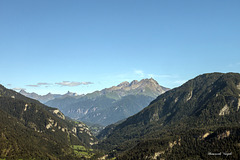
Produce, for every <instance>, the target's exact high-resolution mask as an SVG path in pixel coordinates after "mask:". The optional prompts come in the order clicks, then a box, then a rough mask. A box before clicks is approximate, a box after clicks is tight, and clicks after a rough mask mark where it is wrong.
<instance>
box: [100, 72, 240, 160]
mask: <svg viewBox="0 0 240 160" xmlns="http://www.w3.org/2000/svg"><path fill="white" fill-rule="evenodd" d="M239 83H240V74H238V73H227V74H224V73H211V74H203V75H200V76H197V77H196V78H194V79H192V80H189V81H188V82H186V83H185V84H183V85H182V86H180V87H178V88H175V89H172V90H170V91H168V92H166V93H164V94H162V95H160V96H158V97H157V98H156V99H155V100H154V101H152V102H151V103H150V105H149V106H148V107H146V108H144V109H143V110H142V111H140V112H139V113H137V114H135V115H134V116H131V117H129V118H128V119H126V120H125V121H123V122H122V123H120V124H117V125H112V126H108V127H106V128H105V129H104V130H103V131H102V132H101V133H100V134H99V136H98V138H100V139H104V138H105V140H103V141H102V142H101V143H100V144H99V147H103V148H104V147H105V144H111V145H109V146H108V149H109V150H121V151H124V150H125V149H126V150H127V149H129V148H132V151H129V154H128V156H130V155H133V154H136V153H138V150H139V151H141V153H139V154H141V156H142V157H145V156H146V155H142V154H143V152H145V151H146V153H144V154H147V152H148V151H149V150H154V149H156V148H157V149H158V151H161V150H163V149H162V148H161V147H157V146H158V145H160V144H161V145H163V146H164V145H165V147H164V148H165V150H167V149H166V147H167V139H170V140H171V145H170V146H172V148H171V147H170V148H171V150H169V149H168V153H169V155H168V153H166V154H167V155H166V156H165V157H167V158H166V159H185V158H184V157H178V158H176V157H177V153H181V151H183V152H185V150H181V149H180V147H177V146H178V145H175V144H178V143H175V141H176V139H178V138H179V137H181V138H182V140H183V141H184V143H182V140H181V145H185V144H189V145H190V144H191V145H192V146H194V147H196V144H199V146H197V147H199V148H197V149H196V150H194V154H196V155H200V154H201V155H203V154H204V152H206V153H207V151H203V150H202V151H201V153H200V151H199V152H198V153H197V150H199V149H200V150H201V148H204V147H203V146H206V145H208V146H211V148H212V149H213V150H214V148H216V149H215V150H217V149H219V150H221V148H217V147H219V146H221V147H222V148H224V147H225V146H231V148H232V150H234V152H235V153H236V156H235V157H237V156H239V153H238V149H237V150H236V149H235V148H234V147H235V145H236V144H235V142H236V141H238V140H239V139H240V136H238V135H233V134H232V133H233V132H234V133H238V132H239V130H240V127H236V126H239V122H240V112H239V95H240V89H239ZM224 127H225V128H224ZM226 127H227V128H226ZM183 135H184V136H185V137H187V138H184V136H183ZM148 137H150V138H148ZM229 137H231V138H229ZM228 138H229V139H228ZM189 139H191V141H192V142H194V143H192V142H190V141H189ZM218 140H219V141H218ZM220 140H221V141H220ZM223 140H224V142H222V141H223ZM230 140H231V142H230ZM196 141H197V142H196ZM213 141H214V143H215V144H216V145H214V144H213ZM173 142H174V143H173ZM224 143H225V144H226V143H229V144H226V145H223V144H224ZM230 143H231V144H230ZM153 144H156V145H153ZM161 145H160V146H161ZM126 146H128V147H126ZM143 148H145V150H144V149H143ZM150 148H151V149H150ZM175 148H177V149H178V150H175V151H176V153H175V155H174V154H171V152H172V150H174V149H175ZM182 148H184V147H182ZM186 148H187V147H186ZM186 148H185V149H186ZM195 151H196V152H195ZM130 152H131V153H130ZM155 152H156V151H155ZM191 152H193V150H190V151H189V152H188V154H189V155H191V154H192V153H191ZM139 154H136V157H131V156H130V157H124V158H127V159H134V158H139V157H137V155H139ZM149 154H150V153H149ZM173 155H174V156H176V157H175V158H173V157H172V156H173ZM196 155H193V157H196ZM161 156H163V155H161ZM124 158H122V159H124ZM190 159H191V158H190ZM203 159H207V157H205V158H203Z"/></svg>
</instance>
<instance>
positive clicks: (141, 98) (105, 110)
mask: <svg viewBox="0 0 240 160" xmlns="http://www.w3.org/2000/svg"><path fill="white" fill-rule="evenodd" d="M167 90H169V89H168V88H165V87H162V86H160V85H159V84H158V83H157V81H155V80H154V79H152V78H151V79H143V80H141V81H137V80H134V81H132V82H131V83H129V82H126V81H125V82H122V83H120V84H119V85H117V86H113V87H110V88H106V89H103V90H101V91H96V92H93V93H90V94H87V95H85V96H82V97H80V98H73V97H66V98H57V99H54V100H51V101H49V102H47V103H46V104H47V105H49V106H51V107H56V108H59V109H60V110H61V111H62V112H63V113H64V114H65V115H67V116H69V117H71V118H74V119H79V120H81V121H85V122H90V123H95V124H101V125H104V126H106V125H109V124H112V123H115V122H117V121H119V120H122V119H125V118H127V117H129V116H132V115H133V114H135V113H137V112H139V111H140V110H142V109H143V108H144V107H146V106H147V105H148V104H149V103H150V102H151V101H152V100H153V99H154V98H156V97H157V96H159V95H160V94H162V93H165V92H166V91H167Z"/></svg>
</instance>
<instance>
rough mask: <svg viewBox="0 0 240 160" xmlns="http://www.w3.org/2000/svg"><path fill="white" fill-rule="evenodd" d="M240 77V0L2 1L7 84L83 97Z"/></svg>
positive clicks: (2, 67)
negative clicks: (152, 82)
mask: <svg viewBox="0 0 240 160" xmlns="http://www.w3.org/2000/svg"><path fill="white" fill-rule="evenodd" d="M209 72H240V1H239V0H231V1H228V0H165V1H163V0H1V1H0V83H1V84H2V85H4V86H5V87H7V88H11V89H13V88H14V89H20V88H24V89H26V91H28V92H36V93H38V94H46V93H48V92H51V93H65V92H67V91H68V90H69V91H72V92H77V93H79V94H82V93H88V92H92V91H95V90H101V89H103V88H106V87H110V86H113V85H117V84H119V83H120V82H122V81H132V80H134V79H136V80H140V79H143V78H150V77H153V78H154V79H156V80H157V81H158V83H159V84H160V85H163V86H165V87H169V88H174V87H177V86H179V85H181V84H182V83H183V82H185V81H187V80H189V79H192V78H194V77H195V76H197V75H199V74H203V73H209Z"/></svg>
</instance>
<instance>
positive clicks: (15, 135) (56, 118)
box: [0, 85, 96, 160]
mask: <svg viewBox="0 0 240 160" xmlns="http://www.w3.org/2000/svg"><path fill="white" fill-rule="evenodd" d="M94 143H96V138H95V137H94V136H93V135H92V133H91V132H90V130H89V128H88V127H87V126H86V125H85V124H84V123H82V122H75V121H72V120H70V119H67V118H66V117H65V116H64V114H62V113H61V112H60V111H59V109H57V108H51V107H48V106H46V105H43V104H41V103H40V102H39V101H36V100H33V99H30V98H27V97H25V96H23V95H21V94H19V93H17V92H15V91H13V90H9V89H6V88H5V87H3V86H2V85H0V158H7V159H53V160H55V159H81V157H79V156H76V155H75V154H74V150H73V148H72V147H71V146H76V145H77V146H84V147H90V146H91V145H93V144H94Z"/></svg>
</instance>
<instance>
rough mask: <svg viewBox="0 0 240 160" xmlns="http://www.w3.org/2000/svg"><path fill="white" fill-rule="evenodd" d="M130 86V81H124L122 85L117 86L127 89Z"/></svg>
mask: <svg viewBox="0 0 240 160" xmlns="http://www.w3.org/2000/svg"><path fill="white" fill-rule="evenodd" d="M128 85H129V82H128V81H124V82H122V83H120V84H119V85H117V87H126V86H128Z"/></svg>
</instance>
